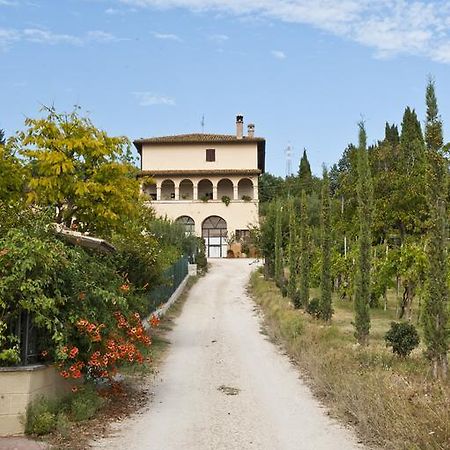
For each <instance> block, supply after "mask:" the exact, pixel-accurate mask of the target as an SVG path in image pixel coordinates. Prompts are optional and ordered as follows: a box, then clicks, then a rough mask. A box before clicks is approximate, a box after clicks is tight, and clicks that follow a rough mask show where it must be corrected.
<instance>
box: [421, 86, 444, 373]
mask: <svg viewBox="0 0 450 450" xmlns="http://www.w3.org/2000/svg"><path fill="white" fill-rule="evenodd" d="M426 104H427V119H426V126H425V141H426V148H427V149H426V156H427V200H428V204H429V207H430V221H429V242H428V245H427V256H428V262H429V264H428V274H427V275H428V276H427V289H426V295H425V302H424V309H423V314H422V323H423V328H424V338H425V344H426V346H427V356H428V358H429V359H430V361H431V363H432V367H433V375H434V377H435V378H443V379H445V378H447V376H448V360H447V352H448V347H449V338H450V330H449V323H448V319H449V317H448V315H449V304H448V303H449V302H448V284H447V283H448V281H447V273H448V271H447V211H446V210H447V205H446V203H447V202H446V192H447V177H448V173H447V164H446V160H445V158H444V155H443V148H442V145H443V133H442V122H441V119H440V117H439V112H438V106H437V101H436V94H435V89H434V82H433V80H429V82H428V86H427V89H426Z"/></svg>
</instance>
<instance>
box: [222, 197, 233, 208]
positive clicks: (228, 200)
mask: <svg viewBox="0 0 450 450" xmlns="http://www.w3.org/2000/svg"><path fill="white" fill-rule="evenodd" d="M222 202H223V203H225V206H228V205H229V204H230V202H231V198H230V197H228V195H223V196H222Z"/></svg>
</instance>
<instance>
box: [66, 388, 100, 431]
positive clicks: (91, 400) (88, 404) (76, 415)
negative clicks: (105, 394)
mask: <svg viewBox="0 0 450 450" xmlns="http://www.w3.org/2000/svg"><path fill="white" fill-rule="evenodd" d="M103 404H104V400H103V399H102V398H101V397H100V396H99V395H98V393H97V391H96V390H95V389H94V388H93V387H89V386H85V387H84V389H82V390H81V391H79V392H78V393H76V394H75V396H74V398H73V399H72V402H71V404H70V417H71V419H72V420H73V421H74V422H81V421H82V420H88V419H90V418H91V417H93V416H94V414H95V413H96V412H97V411H98V410H99V409H100V408H101V407H102V406H103Z"/></svg>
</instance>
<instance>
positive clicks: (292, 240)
mask: <svg viewBox="0 0 450 450" xmlns="http://www.w3.org/2000/svg"><path fill="white" fill-rule="evenodd" d="M297 259H298V248H297V216H296V214H295V205H294V201H290V202H289V283H288V295H289V297H290V298H291V299H292V300H293V301H294V304H295V302H296V295H295V294H296V291H297V283H296V279H297V271H298V263H297Z"/></svg>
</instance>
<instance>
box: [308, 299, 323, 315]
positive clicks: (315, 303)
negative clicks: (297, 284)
mask: <svg viewBox="0 0 450 450" xmlns="http://www.w3.org/2000/svg"><path fill="white" fill-rule="evenodd" d="M306 312H307V313H308V314H309V315H311V316H313V317H314V318H315V319H319V318H320V312H321V311H320V300H319V299H318V298H313V299H311V300H310V301H309V302H308V305H307V306H306Z"/></svg>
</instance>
